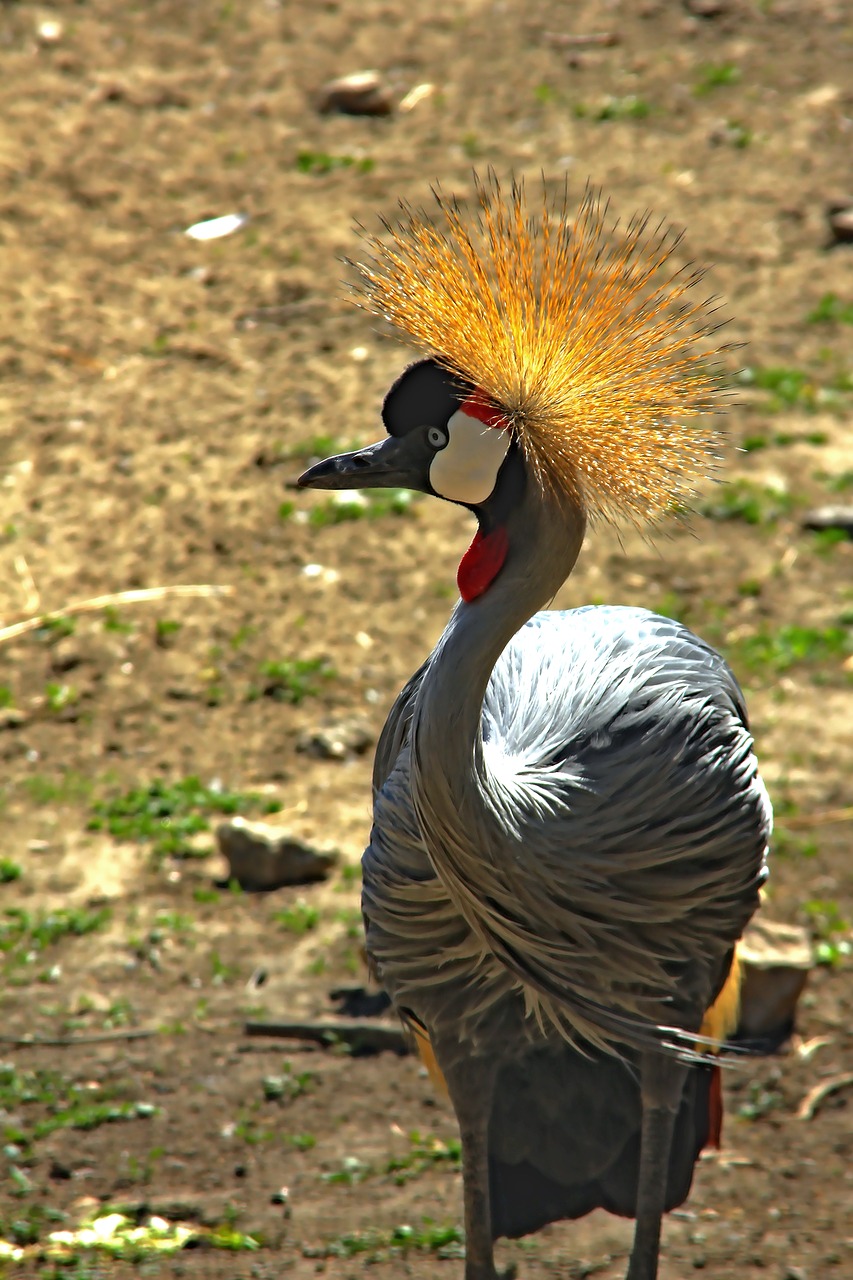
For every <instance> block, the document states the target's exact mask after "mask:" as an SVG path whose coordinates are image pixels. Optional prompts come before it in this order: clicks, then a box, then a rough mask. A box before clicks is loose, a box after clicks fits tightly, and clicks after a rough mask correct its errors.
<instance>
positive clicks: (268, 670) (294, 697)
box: [249, 658, 337, 707]
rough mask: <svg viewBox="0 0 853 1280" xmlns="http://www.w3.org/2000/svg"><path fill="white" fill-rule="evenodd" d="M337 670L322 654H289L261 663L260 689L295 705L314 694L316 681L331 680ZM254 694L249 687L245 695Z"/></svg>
mask: <svg viewBox="0 0 853 1280" xmlns="http://www.w3.org/2000/svg"><path fill="white" fill-rule="evenodd" d="M336 675H337V672H336V671H335V669H334V667H333V666H332V665H331V663H329V662H328V660H327V659H326V658H291V659H284V660H283V661H279V662H263V663H261V676H262V677H263V681H264V683H263V685H262V687H261V689H260V692H261V693H262V694H263V695H264V697H266V698H272V699H273V700H274V701H275V702H286V703H288V704H289V705H290V706H292V707H298V706H299V704H300V703H302V702H304V701H305V699H306V698H316V697H318V695H319V693H320V684H321V682H322V681H325V680H333V679H334V678H335V676H336ZM257 696H258V691H257V690H255V689H252V690H250V694H249V698H250V700H251V699H252V698H253V697H257Z"/></svg>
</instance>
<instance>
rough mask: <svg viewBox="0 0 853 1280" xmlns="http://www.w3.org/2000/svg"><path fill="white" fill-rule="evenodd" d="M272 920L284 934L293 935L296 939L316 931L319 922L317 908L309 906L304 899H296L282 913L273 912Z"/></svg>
mask: <svg viewBox="0 0 853 1280" xmlns="http://www.w3.org/2000/svg"><path fill="white" fill-rule="evenodd" d="M272 918H273V920H274V921H275V922H276V924H280V925H281V927H282V929H284V931H285V933H295V934H296V936H297V937H301V936H302V934H304V933H308V931H309V930H310V929H316V927H317V925H318V923H319V921H320V911H319V908H317V907H314V906H311V905H310V904H309V903H307V902H306V901H305V899H304V898H297V900H296V902H294V903H293V905H292V906H289V907H285V908H284V909H283V910H282V911H274V912H273V917H272Z"/></svg>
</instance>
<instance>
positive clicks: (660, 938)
mask: <svg viewBox="0 0 853 1280" xmlns="http://www.w3.org/2000/svg"><path fill="white" fill-rule="evenodd" d="M478 194H479V196H480V203H481V209H482V210H483V224H482V225H481V226H480V231H481V232H482V234H483V236H484V238H485V248H484V249H483V250H482V256H478V251H477V250H476V248H475V246H474V244H473V241H472V240H471V239H470V238H469V233H468V231H467V230H466V229H465V227H464V226H463V224H462V222H461V220H460V215H459V213H458V210H456V209H455V207H448V206H446V205H444V204H442V205H441V208H442V212H443V213H444V215H445V217H446V219H447V222H448V225H449V227H450V232H451V237H450V238H448V239H444V238H442V237H441V236H440V235H439V234H438V233H437V232H435V231H434V229H433V228H432V227H430V226H428V225H427V224H426V223H424V222H423V221H422V220H421V219H419V218H413V219H412V222H411V224H410V226H409V228H408V229H407V230H405V231H403V232H399V231H398V232H394V233H392V234H393V237H394V244H393V248H392V249H391V250H388V251H387V254H386V257H385V260H384V261H381V262H380V265H379V267H376V266H375V264H374V265H371V266H367V267H363V268H361V271H362V275H363V276H364V278H365V279H366V280H367V282H368V283H367V293H368V298H369V300H370V302H371V305H372V306H373V307H374V308H375V309H376V310H378V311H382V312H383V313H385V314H389V315H390V316H391V318H392V319H394V320H395V321H396V322H397V323H398V324H400V325H401V327H404V328H407V329H408V330H409V332H411V333H412V334H414V335H415V336H416V337H418V338H419V339H421V340H422V341H424V342H425V343H426V345H427V346H428V347H431V348H432V349H433V350H434V351H436V352H437V353H439V354H440V357H441V358H440V359H431V360H426V361H423V362H421V363H419V364H416V365H413V366H411V367H410V368H409V369H408V370H406V372H405V373H404V374H403V375H402V376H401V377H400V379H398V381H397V383H395V385H394V387H392V389H391V391H390V392H389V394H388V396H387V397H386V400H385V405H384V408H383V417H384V419H385V425H386V427H387V429H388V431H389V436H388V438H387V439H386V440H385V441H383V442H380V444H378V445H374V446H370V447H369V448H367V449H365V450H361V451H359V452H357V453H355V454H348V455H342V456H341V457H339V458H333V459H329V460H328V461H326V462H323V463H319V464H318V465H317V466H316V467H314V468H312V469H311V470H310V471H309V472H307V473H306V475H305V476H304V477H302V481H301V483H303V484H305V485H308V486H315V485H316V486H317V487H322V488H349V487H362V486H369V485H375V484H384V485H393V484H406V485H408V486H410V487H415V488H420V489H423V490H425V491H426V492H429V493H434V494H436V495H437V496H440V497H444V498H446V499H448V500H451V501H455V502H459V503H461V504H462V505H465V506H467V507H469V508H470V509H471V510H472V511H474V512H475V514H476V515H477V518H478V525H479V528H478V533H477V536H476V537H475V539H474V542H473V543H472V545H471V547H470V548H469V550H468V552H467V553H466V555H465V557H464V558H463V560H462V563H461V564H460V569H459V575H458V581H459V586H460V594H461V596H462V599H461V600H460V602H459V604H458V605H457V607H456V609H455V610H454V613H453V615H452V617H451V619H450V622H449V624H448V626H447V628H446V630H445V632H444V634H443V635H442V637H441V639H440V640H439V642H438V644H437V645H436V647H435V649H434V650H433V652H432V654H431V655H430V657H429V658H428V659H427V661H426V662H425V663H424V665H423V666H422V667H421V668H420V670H419V671H418V672H417V673H416V674H415V676H413V677H412V679H411V680H410V681H409V683H408V685H407V686H406V688H405V689H404V690H403V692H402V693H401V695H400V697H399V698H398V700H397V702H396V704H395V706H394V708H393V710H392V712H391V714H390V716H389V718H388V721H387V724H386V726H385V730H384V732H383V735H382V738H381V741H380V744H379V748H378V751H377V757H376V766H375V771H374V822H373V829H372V833H371V839H370V844H369V846H368V849H367V851H366V853H365V856H364V864H363V865H364V893H363V907H364V918H365V927H366V935H367V949H368V954H369V956H370V957H371V960H372V963H373V965H374V967H375V969H376V971H377V973H378V975H379V977H380V979H381V980H382V982H383V983H384V984H385V986H386V988H387V990H388V991H389V993H390V995H391V998H392V1000H393V1002H394V1004H395V1006H396V1007H397V1009H398V1010H399V1011H400V1013H401V1015H402V1016H403V1017H404V1019H406V1021H407V1022H408V1023H409V1025H410V1026H411V1027H412V1028H413V1031H414V1034H415V1036H416V1039H417V1040H418V1042H419V1044H420V1045H421V1046H422V1047H426V1048H427V1050H428V1053H427V1056H428V1057H430V1058H432V1057H433V1056H434V1059H435V1062H436V1063H437V1069H438V1071H439V1072H440V1073H441V1075H442V1076H443V1079H444V1081H445V1082H446V1087H447V1090H448V1092H449V1095H450V1098H451V1101H452V1103H453V1106H454V1108H455V1110H456V1114H457V1118H458V1120H459V1124H460V1130H461V1136H462V1148H463V1163H464V1173H465V1179H464V1182H465V1228H466V1280H493V1277H494V1275H495V1272H494V1264H493V1259H492V1240H493V1238H494V1237H496V1236H497V1235H501V1234H507V1235H519V1234H524V1233H526V1232H528V1231H531V1230H535V1229H537V1228H538V1227H539V1226H541V1225H543V1223H545V1222H548V1221H552V1220H554V1219H557V1218H564V1217H568V1218H572V1217H577V1216H579V1215H581V1214H583V1213H586V1212H588V1211H589V1210H590V1209H591V1208H594V1207H596V1206H601V1207H604V1208H608V1209H610V1210H612V1211H613V1212H616V1213H621V1214H627V1215H633V1216H636V1218H637V1228H636V1234H635V1243H634V1249H633V1252H632V1257H631V1263H630V1267H629V1271H628V1278H629V1280H653V1277H654V1276H655V1275H656V1274H657V1257H658V1247H659V1233H660V1220H661V1215H662V1213H663V1212H664V1211H665V1210H666V1209H667V1208H671V1207H673V1206H674V1205H675V1204H678V1203H680V1202H681V1201H682V1200H683V1198H684V1197H685V1196H686V1194H687V1191H688V1190H689V1186H690V1182H691V1178H692V1172H693V1166H694V1163H695V1160H696V1158H697V1156H698V1153H699V1151H700V1150H701V1148H702V1146H703V1145H704V1144H705V1143H706V1142H707V1141H709V1139H710V1140H713V1137H714V1135H715V1132H716V1131H717V1130H718V1126H719V1096H718V1087H717V1086H718V1081H717V1080H716V1072H717V1069H716V1068H715V1067H713V1066H712V1065H709V1062H710V1061H712V1060H709V1058H708V1057H707V1055H705V1056H703V1055H704V1051H705V1049H706V1048H707V1045H706V1043H705V1042H703V1040H702V1036H703V1034H708V1035H710V1036H711V1037H716V1036H717V1035H719V1034H720V1033H723V1034H724V1033H725V1032H726V1031H727V1030H729V1029H730V1027H728V1026H727V1025H726V1022H727V1019H729V1015H730V1012H731V1009H732V1008H733V1007H734V1002H733V1001H732V999H731V993H732V990H733V989H735V988H736V973H735V972H734V971H733V955H734V949H735V944H736V942H737V940H738V938H739V937H740V935H741V933H742V931H743V928H744V926H745V925H746V923H747V921H748V920H749V918H750V916H751V914H752V913H753V911H754V910H755V908H756V906H757V903H758V895H759V890H760V886H761V883H762V881H763V879H764V875H765V856H766V849H767V841H768V837H769V831H770V808H769V803H768V800H767V795H766V792H765V790H764V787H763V785H762V783H761V781H760V778H759V776H758V770H757V765H756V761H755V757H754V755H753V751H752V739H751V737H750V734H749V730H748V727H747V723H746V712H745V708H744V704H743V698H742V695H741V692H740V690H739V688H738V685H737V682H736V681H735V679H734V677H733V675H732V674H731V672H730V671H729V669H728V667H727V666H726V664H725V663H724V662H723V660H722V658H720V657H719V655H718V654H716V653H715V652H714V651H713V650H712V649H711V648H709V647H708V646H707V645H706V644H704V643H703V642H702V641H701V640H699V639H698V638H697V637H696V636H694V635H693V634H692V633H691V632H690V631H688V630H687V629H686V628H685V627H683V626H681V625H680V624H678V623H675V622H673V621H671V620H669V619H666V618H661V617H657V616H655V615H654V614H651V613H648V612H646V611H644V610H639V609H629V608H607V607H590V608H582V609H576V610H572V611H568V612H558V611H555V612H549V611H545V612H540V610H542V609H543V608H544V606H546V605H547V604H548V603H549V602H550V601H551V600H552V599H553V596H554V594H555V593H556V591H557V590H558V589H559V587H560V586H561V585H562V583H563V581H564V580H565V579H566V577H567V576H568V575H569V573H570V572H571V570H572V568H573V566H574V563H575V560H576V558H577V555H578V553H579V551H580V548H581V545H582V542H583V539H584V535H585V531H586V524H587V516H588V514H590V513H593V512H594V511H595V510H596V507H597V508H598V509H599V510H602V509H603V510H606V509H607V507H608V506H609V505H613V504H616V505H621V506H622V507H624V508H627V509H628V510H629V511H633V512H634V514H635V515H638V513H639V512H640V511H648V512H650V511H652V510H654V509H656V508H658V507H661V506H666V505H667V503H669V502H671V501H672V499H673V497H674V495H675V494H676V493H677V491H678V488H679V482H680V481H681V479H683V477H684V475H687V476H689V475H690V473H691V470H692V469H693V468H694V467H695V465H696V457H697V454H696V452H695V450H696V447H697V446H696V443H695V441H694V440H693V439H692V438H690V437H689V436H688V435H686V434H685V435H683V436H682V435H680V434H679V429H676V428H675V427H674V426H673V424H672V421H671V418H670V414H671V413H674V412H678V411H686V412H691V411H692V410H695V409H697V408H700V407H704V405H705V394H706V392H707V390H708V387H707V386H706V381H707V375H706V373H704V372H703V371H702V370H701V369H700V368H699V367H698V366H696V365H695V364H694V363H693V357H691V356H688V355H687V354H686V350H687V348H686V345H685V341H686V340H685V341H682V338H681V336H680V328H679V326H680V325H682V324H683V322H684V321H685V318H689V317H691V316H694V315H695V314H696V309H695V308H694V309H692V310H691V309H690V307H689V306H687V305H686V304H685V302H684V294H685V291H686V287H687V286H686V285H684V284H683V283H682V282H681V281H680V280H679V276H678V273H676V275H675V276H674V277H671V278H670V279H669V280H668V281H666V282H665V283H664V284H663V285H655V284H653V283H652V284H650V280H653V279H654V277H655V275H656V273H657V271H658V270H659V268H660V267H661V265H662V263H664V262H665V261H666V258H667V252H663V251H662V243H663V242H662V241H661V240H660V239H659V238H658V239H653V241H652V243H651V245H648V244H644V243H643V240H642V227H641V226H638V225H636V224H632V227H629V231H628V244H627V248H624V249H622V250H619V251H613V252H610V251H609V250H607V251H605V249H604V248H603V246H602V243H601V237H602V227H601V223H600V221H597V214H596V213H595V211H594V210H592V211H591V208H590V206H589V205H588V204H587V205H585V206H584V209H583V212H582V216H581V219H580V221H579V222H578V224H576V225H575V227H574V229H572V228H571V227H569V226H568V224H567V223H563V222H561V223H560V225H559V227H555V225H554V224H553V222H550V221H549V215H548V213H547V211H546V213H545V215H544V216H543V220H542V223H541V224H540V227H539V232H540V236H541V242H536V241H535V239H534V238H533V236H534V232H533V230H532V229H531V224H530V223H529V221H528V220H527V219H526V217H525V214H524V206H523V197H522V196H521V194H520V193H519V192H518V191H514V193H513V200H512V203H511V204H510V206H509V208H508V209H507V208H506V207H504V206H503V205H502V204H501V203H500V193H499V192H498V191H497V190H496V189H495V190H494V191H493V192H492V193H489V192H486V191H484V190H482V189H481V190H480V191H479V193H478ZM440 203H441V202H440ZM560 213H561V216H564V213H565V211H564V210H563V211H560ZM484 228H485V229H484ZM460 246H461V247H460ZM457 251H458V256H459V259H460V260H461V262H462V264H463V265H462V267H459V265H458V262H457V260H456V257H455V255H456V254H457ZM379 252H380V253H384V252H385V251H384V250H380V251H379ZM644 253H645V254H647V257H644V256H643V254H644ZM638 259H639V260H638ZM514 264H515V265H516V266H517V268H518V269H517V271H514ZM460 295H461V297H460ZM454 299H457V300H458V305H459V310H460V317H459V318H458V321H457V322H456V325H455V328H454V327H453V316H454V312H453V304H454ZM408 305H410V306H411V308H412V311H413V313H414V319H413V320H411V323H409V321H408V320H407V314H408V313H407V311H406V307H407V306H408ZM700 310H701V309H700ZM669 311H671V315H668V312H669ZM436 315H438V317H439V320H440V321H442V323H437V322H436ZM471 317H474V321H473V323H471V322H470V321H471ZM466 318H467V319H466ZM478 326H479V328H478ZM699 331H700V333H702V332H705V333H707V332H709V331H710V330H709V328H708V327H705V328H702V326H700V330H699ZM478 338H479V339H480V341H481V343H482V344H483V354H482V359H479V358H478V357H477V348H476V341H477V339H478ZM442 342H443V343H444V345H443V346H442V345H441V343H442ZM611 352H612V353H613V354H614V359H615V364H614V367H613V369H612V370H611V369H610V368H609V366H608V364H607V360H608V356H609V354H610V353H611ZM682 445H683V448H682ZM721 993H722V995H721ZM715 1002H716V1005H715ZM712 1006H715V1008H721V1009H722V1013H721V1014H720V1016H719V1017H715V1018H712V1019H711V1020H710V1021H709V1020H708V1011H709V1009H710V1008H711V1007H712Z"/></svg>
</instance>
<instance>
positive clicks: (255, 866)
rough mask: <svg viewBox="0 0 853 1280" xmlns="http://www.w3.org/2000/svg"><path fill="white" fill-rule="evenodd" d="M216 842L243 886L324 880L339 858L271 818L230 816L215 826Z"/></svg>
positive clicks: (270, 886) (265, 886)
mask: <svg viewBox="0 0 853 1280" xmlns="http://www.w3.org/2000/svg"><path fill="white" fill-rule="evenodd" d="M216 842H217V845H218V846H219V850H220V852H221V853H222V854H223V855H224V857H225V858H226V860H227V862H228V878H229V879H230V880H236V881H237V883H238V884H239V885H240V887H241V888H243V889H254V890H267V891H268V890H270V889H280V888H282V887H283V886H285V885H290V884H311V883H312V882H314V881H316V880H325V879H326V878H327V877H328V875H329V872H330V871H331V869H332V867H333V866H335V864H336V863H337V861H338V859H339V856H340V855H339V854H338V853H337V852H336V851H335V850H330V849H317V848H315V847H314V846H313V845H310V844H307V843H305V841H303V840H300V839H298V838H297V837H296V836H292V835H291V834H290V833H289V832H288V831H285V830H283V829H282V828H281V827H275V826H273V825H272V824H271V823H268V822H248V821H247V820H246V819H245V818H239V817H238V818H231V819H230V820H229V821H228V822H222V823H220V825H219V826H218V827H217V828H216Z"/></svg>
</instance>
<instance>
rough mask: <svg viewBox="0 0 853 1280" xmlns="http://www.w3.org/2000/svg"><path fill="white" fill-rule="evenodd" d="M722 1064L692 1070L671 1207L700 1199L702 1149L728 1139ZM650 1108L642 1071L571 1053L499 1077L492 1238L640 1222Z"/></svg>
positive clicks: (536, 1058)
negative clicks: (720, 1091) (615, 1219)
mask: <svg viewBox="0 0 853 1280" xmlns="http://www.w3.org/2000/svg"><path fill="white" fill-rule="evenodd" d="M715 1075H716V1076H718V1075H719V1067H717V1066H714V1065H713V1064H708V1065H704V1064H703V1065H697V1066H692V1067H691V1068H690V1071H689V1072H688V1076H687V1080H686V1083H685V1087H684V1093H683V1095H682V1101H681V1108H680V1110H679V1113H678V1117H677V1120H676V1129H675V1137H674V1140H673V1145H672V1156H671V1160H670V1168H669V1181H668V1184H667V1204H666V1207H667V1209H674V1208H676V1207H677V1206H678V1205H680V1204H682V1203H683V1202H684V1200H685V1199H686V1198H687V1195H688V1192H689V1191H690V1185H691V1183H692V1181H693V1169H694V1166H695V1163H696V1160H697V1159H698V1156H699V1153H700V1152H701V1150H702V1148H703V1147H704V1146H706V1145H707V1144H708V1143H709V1141H711V1142H713V1140H714V1138H715V1136H716V1137H718V1124H719V1113H718V1112H717V1110H716V1105H717V1098H716V1097H712V1094H713V1089H714V1084H713V1082H714V1078H715ZM641 1117H642V1108H641V1103H640V1087H639V1079H638V1071H637V1070H636V1068H632V1066H631V1065H630V1062H628V1063H626V1062H623V1061H621V1060H619V1059H617V1058H613V1057H609V1056H607V1055H599V1054H593V1055H592V1056H589V1057H587V1056H584V1055H583V1054H580V1053H578V1051H577V1050H575V1049H573V1048H572V1047H571V1046H569V1045H565V1044H561V1045H559V1046H549V1047H547V1048H539V1049H536V1050H531V1052H530V1053H529V1054H528V1055H527V1056H526V1057H524V1058H523V1059H521V1060H519V1061H516V1062H513V1063H511V1064H507V1065H506V1066H504V1067H503V1068H502V1069H501V1071H500V1073H499V1076H498V1082H497V1088H496V1091H495V1102H494V1106H493V1109H492V1116H491V1121H490V1125H489V1181H490V1192H491V1202H492V1232H493V1235H494V1236H495V1238H497V1237H498V1236H510V1237H516V1236H523V1235H528V1234H529V1233H530V1232H533V1231H538V1230H539V1229H540V1227H543V1226H545V1225H546V1224H547V1223H549V1222H556V1221H559V1220H561V1219H564V1218H580V1217H583V1216H584V1215H585V1214H587V1213H589V1212H590V1211H591V1210H592V1209H596V1208H602V1209H606V1210H608V1211H609V1212H610V1213H614V1214H618V1215H619V1216H621V1217H633V1216H634V1215H635V1212H636V1204H637V1183H638V1178H639V1167H640V1125H641Z"/></svg>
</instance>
